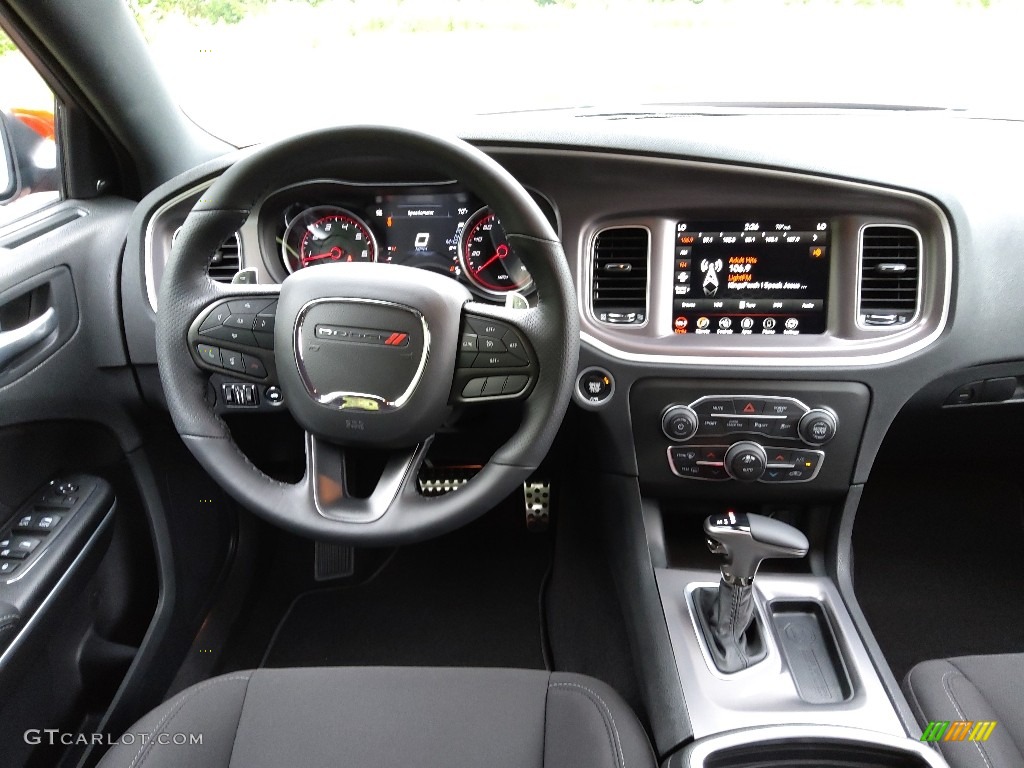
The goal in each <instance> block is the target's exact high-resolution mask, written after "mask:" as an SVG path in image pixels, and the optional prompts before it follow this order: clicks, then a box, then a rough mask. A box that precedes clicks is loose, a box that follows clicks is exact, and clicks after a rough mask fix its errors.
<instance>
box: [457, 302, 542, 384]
mask: <svg viewBox="0 0 1024 768" xmlns="http://www.w3.org/2000/svg"><path fill="white" fill-rule="evenodd" d="M534 368H535V364H534V362H533V358H532V357H531V355H530V352H529V349H528V347H527V346H526V343H525V342H524V340H523V338H522V336H521V335H520V334H519V332H518V331H517V330H516V329H515V328H513V327H511V326H510V325H508V324H507V323H502V322H500V321H497V320H492V319H490V318H485V317H476V316H472V315H467V316H466V317H465V318H464V321H463V325H462V332H461V335H460V338H459V354H458V362H457V370H456V382H455V386H454V387H453V394H454V395H455V398H456V399H460V400H464V401H468V400H472V401H479V400H482V399H498V398H502V399H509V398H513V397H518V396H520V395H522V394H523V393H524V392H525V391H526V390H527V389H528V388H529V386H530V382H531V380H532V378H533V374H534V373H535V371H534V370H533V369H534ZM484 369H486V370H487V371H488V375H487V376H480V375H479V374H477V371H482V370H484ZM491 372H493V373H491ZM502 372H507V373H508V374H510V375H502Z"/></svg>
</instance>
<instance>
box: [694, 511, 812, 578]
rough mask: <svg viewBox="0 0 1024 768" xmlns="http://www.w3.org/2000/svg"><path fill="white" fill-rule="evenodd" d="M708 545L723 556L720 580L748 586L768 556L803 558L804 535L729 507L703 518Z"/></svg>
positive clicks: (805, 551)
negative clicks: (727, 509) (725, 510)
mask: <svg viewBox="0 0 1024 768" xmlns="http://www.w3.org/2000/svg"><path fill="white" fill-rule="evenodd" d="M704 533H706V534H707V537H708V548H709V549H710V550H711V551H712V552H713V553H715V554H717V555H724V556H725V561H724V562H723V563H722V579H723V580H724V581H725V582H726V583H727V584H731V585H739V586H747V585H749V584H750V583H751V582H753V580H754V574H755V573H757V568H758V566H759V565H761V561H762V560H767V559H768V558H770V557H803V556H804V555H806V554H807V547H808V544H807V537H806V536H804V535H803V534H802V533H801V532H800V531H798V530H797V529H796V528H794V527H793V526H791V525H787V524H786V523H783V522H781V521H779V520H773V519H772V518H770V517H764V516H763V515H748V514H744V513H742V512H733V511H732V510H730V511H728V512H725V513H723V514H720V515H711V516H710V517H708V518H707V519H706V520H705V521H704Z"/></svg>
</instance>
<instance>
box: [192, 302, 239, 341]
mask: <svg viewBox="0 0 1024 768" xmlns="http://www.w3.org/2000/svg"><path fill="white" fill-rule="evenodd" d="M230 316H231V310H229V309H228V305H227V304H221V305H219V306H217V307H215V308H214V310H213V311H212V312H211V313H210V316H209V317H207V318H206V319H205V320H204V321H203V324H202V325H200V326H199V333H202V334H205V333H206V332H207V331H208V330H210V329H211V328H219V327H220V326H222V325H224V321H225V320H227V319H228V318H229V317H230Z"/></svg>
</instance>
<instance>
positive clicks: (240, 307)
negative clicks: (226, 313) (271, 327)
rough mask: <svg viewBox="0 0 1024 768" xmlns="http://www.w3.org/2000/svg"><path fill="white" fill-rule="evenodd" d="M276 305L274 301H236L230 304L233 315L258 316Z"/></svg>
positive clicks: (229, 307)
mask: <svg viewBox="0 0 1024 768" xmlns="http://www.w3.org/2000/svg"><path fill="white" fill-rule="evenodd" d="M273 303H274V299H236V300H235V301H232V302H230V303H229V304H228V309H230V310H231V314H232V315H257V314H259V313H260V312H263V311H265V310H266V309H267V307H269V306H270V305H271V304H273Z"/></svg>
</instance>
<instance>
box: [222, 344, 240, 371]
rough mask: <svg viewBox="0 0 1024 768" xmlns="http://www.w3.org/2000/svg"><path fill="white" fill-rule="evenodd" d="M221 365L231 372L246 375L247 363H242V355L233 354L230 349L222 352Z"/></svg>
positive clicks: (238, 353)
mask: <svg viewBox="0 0 1024 768" xmlns="http://www.w3.org/2000/svg"><path fill="white" fill-rule="evenodd" d="M221 364H222V365H223V366H224V368H226V369H227V370H229V371H238V372H239V373H245V363H243V362H242V353H241V352H233V351H231V350H230V349H222V350H221Z"/></svg>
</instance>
